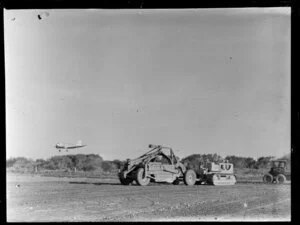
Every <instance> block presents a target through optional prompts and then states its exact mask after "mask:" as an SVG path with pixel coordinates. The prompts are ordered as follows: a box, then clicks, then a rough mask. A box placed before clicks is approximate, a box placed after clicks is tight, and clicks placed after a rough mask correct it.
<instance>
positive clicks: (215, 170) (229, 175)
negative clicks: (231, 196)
mask: <svg viewBox="0 0 300 225" xmlns="http://www.w3.org/2000/svg"><path fill="white" fill-rule="evenodd" d="M195 172H196V182H197V183H198V184H210V185H234V184H236V176H235V175H234V171H233V164H232V163H229V162H228V161H225V162H222V163H218V164H216V163H214V162H209V163H207V167H206V168H204V166H203V165H200V166H199V169H198V168H197V169H195Z"/></svg>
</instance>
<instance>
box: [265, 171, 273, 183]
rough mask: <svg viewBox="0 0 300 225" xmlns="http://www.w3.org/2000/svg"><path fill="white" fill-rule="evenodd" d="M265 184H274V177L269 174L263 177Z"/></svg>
mask: <svg viewBox="0 0 300 225" xmlns="http://www.w3.org/2000/svg"><path fill="white" fill-rule="evenodd" d="M263 182H264V183H267V184H270V183H272V182H273V176H272V175H271V174H269V173H267V174H265V175H264V177H263Z"/></svg>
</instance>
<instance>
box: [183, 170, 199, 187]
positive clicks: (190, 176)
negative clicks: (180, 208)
mask: <svg viewBox="0 0 300 225" xmlns="http://www.w3.org/2000/svg"><path fill="white" fill-rule="evenodd" d="M183 182H184V183H185V185H189V186H191V185H194V184H195V183H196V173H195V171H194V170H187V171H186V172H185V174H184V176H183Z"/></svg>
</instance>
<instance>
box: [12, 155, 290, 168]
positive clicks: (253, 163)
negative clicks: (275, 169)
mask: <svg viewBox="0 0 300 225" xmlns="http://www.w3.org/2000/svg"><path fill="white" fill-rule="evenodd" d="M272 159H274V157H272V156H267V157H260V158H258V159H257V160H255V159H253V158H251V157H240V156H234V155H229V156H226V157H225V158H222V157H221V156H220V155H218V154H192V155H189V156H187V157H185V158H183V159H182V160H181V162H182V163H183V164H185V165H186V166H188V167H189V168H194V169H197V168H199V165H200V164H201V165H204V167H206V164H207V163H209V162H215V163H219V162H223V161H224V160H228V161H229V162H230V163H232V164H233V165H234V167H235V168H249V169H261V168H268V167H269V165H270V161H271V160H272ZM281 159H285V160H287V161H288V163H289V162H290V156H289V155H286V156H283V157H281ZM124 164H125V160H123V161H122V160H118V159H115V160H112V161H109V160H103V158H102V157H101V156H99V155H97V154H88V155H84V154H76V155H63V156H53V157H51V158H49V159H46V160H44V159H36V160H32V159H27V158H25V157H15V158H10V159H7V160H6V168H10V169H12V170H15V171H34V170H37V169H38V170H39V171H41V170H72V171H73V170H77V171H99V172H111V171H116V170H119V169H121V168H122V167H123V165H124Z"/></svg>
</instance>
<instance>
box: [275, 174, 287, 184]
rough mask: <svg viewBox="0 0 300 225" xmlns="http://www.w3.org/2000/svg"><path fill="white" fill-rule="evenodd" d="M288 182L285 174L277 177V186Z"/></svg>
mask: <svg viewBox="0 0 300 225" xmlns="http://www.w3.org/2000/svg"><path fill="white" fill-rule="evenodd" d="M285 181H286V177H285V176H284V175H283V174H279V175H278V176H277V177H276V183H277V184H283V183H284V182H285Z"/></svg>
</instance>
